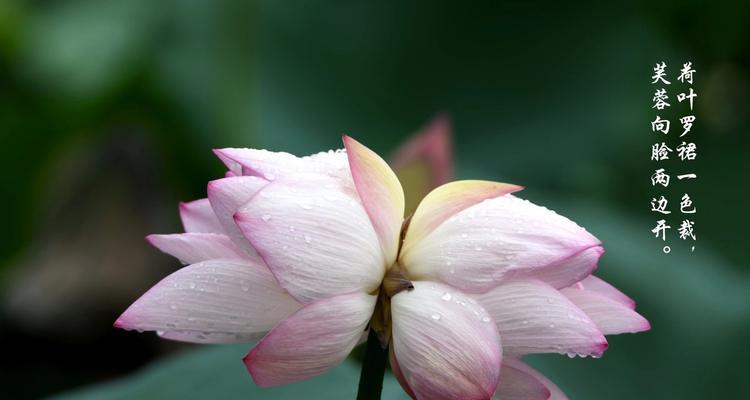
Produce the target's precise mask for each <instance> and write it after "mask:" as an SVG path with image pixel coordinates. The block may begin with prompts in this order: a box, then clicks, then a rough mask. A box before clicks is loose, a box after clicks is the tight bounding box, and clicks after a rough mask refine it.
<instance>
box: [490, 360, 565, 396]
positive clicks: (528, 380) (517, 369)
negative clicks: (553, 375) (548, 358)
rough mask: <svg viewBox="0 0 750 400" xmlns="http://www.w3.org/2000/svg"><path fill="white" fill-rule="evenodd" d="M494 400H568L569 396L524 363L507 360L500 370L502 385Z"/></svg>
mask: <svg viewBox="0 0 750 400" xmlns="http://www.w3.org/2000/svg"><path fill="white" fill-rule="evenodd" d="M493 400H567V396H565V393H563V392H562V390H560V388H558V387H557V385H555V384H554V383H552V382H551V381H550V380H549V379H547V378H546V377H545V376H544V375H542V374H541V373H539V372H538V371H536V370H534V369H533V368H531V367H529V366H528V365H526V364H524V363H523V362H522V361H520V360H516V359H514V358H506V359H505V360H503V365H502V367H501V368H500V384H499V385H498V386H497V392H496V393H495V396H494V397H493Z"/></svg>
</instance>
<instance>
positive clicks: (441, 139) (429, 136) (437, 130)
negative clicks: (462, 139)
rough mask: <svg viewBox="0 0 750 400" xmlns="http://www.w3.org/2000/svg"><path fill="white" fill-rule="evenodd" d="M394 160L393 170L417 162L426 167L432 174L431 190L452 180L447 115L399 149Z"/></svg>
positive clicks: (438, 117) (431, 122)
mask: <svg viewBox="0 0 750 400" xmlns="http://www.w3.org/2000/svg"><path fill="white" fill-rule="evenodd" d="M391 160H392V162H391V163H390V164H391V165H392V166H393V169H394V170H398V169H401V168H406V167H408V166H409V165H410V164H415V163H420V164H425V165H426V169H427V170H429V172H430V173H431V175H430V178H431V179H430V182H429V184H430V189H431V188H436V187H438V186H440V185H442V184H444V183H448V182H449V181H450V180H451V179H453V145H452V144H451V122H450V119H449V118H448V117H447V116H446V115H438V116H437V117H435V118H433V119H432V120H431V121H429V122H428V123H427V124H426V125H425V126H423V127H422V128H421V129H420V130H419V131H418V132H417V133H416V134H415V135H414V136H412V137H411V138H410V139H409V140H408V141H407V142H406V143H404V144H402V145H401V146H399V148H398V149H397V151H396V153H395V154H394V155H393V157H392V158H391ZM424 194H425V195H426V194H427V193H424Z"/></svg>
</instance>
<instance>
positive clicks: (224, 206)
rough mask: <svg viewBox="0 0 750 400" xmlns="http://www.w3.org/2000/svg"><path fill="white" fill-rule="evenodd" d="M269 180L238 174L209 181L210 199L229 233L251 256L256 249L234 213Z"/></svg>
mask: <svg viewBox="0 0 750 400" xmlns="http://www.w3.org/2000/svg"><path fill="white" fill-rule="evenodd" d="M267 184H268V181H266V180H264V179H261V178H258V177H255V176H237V177H229V178H224V179H216V180H213V181H211V182H209V183H208V200H209V202H210V203H211V207H212V208H213V210H214V213H215V214H216V217H217V218H218V220H219V222H220V223H221V225H222V226H223V227H224V230H225V231H226V232H227V235H228V236H229V237H230V238H231V239H232V241H233V242H234V243H236V244H237V245H238V246H240V247H241V248H243V249H244V250H245V251H246V252H247V253H248V254H250V255H251V256H255V255H256V252H255V249H254V248H253V247H252V246H251V245H250V242H248V241H247V239H246V238H245V236H244V235H243V234H242V232H240V228H238V227H237V224H236V223H235V222H234V214H235V213H236V212H237V210H239V209H240V207H242V205H243V204H245V203H247V202H248V201H249V200H250V199H251V198H252V197H253V196H254V195H255V194H256V193H258V191H259V190H260V189H262V188H263V187H264V186H265V185H267Z"/></svg>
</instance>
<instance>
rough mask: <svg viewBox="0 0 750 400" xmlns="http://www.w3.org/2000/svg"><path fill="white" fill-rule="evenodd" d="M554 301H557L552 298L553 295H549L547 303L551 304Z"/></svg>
mask: <svg viewBox="0 0 750 400" xmlns="http://www.w3.org/2000/svg"><path fill="white" fill-rule="evenodd" d="M554 302H555V301H554V300H552V298H551V297H547V303H549V304H552V303H554Z"/></svg>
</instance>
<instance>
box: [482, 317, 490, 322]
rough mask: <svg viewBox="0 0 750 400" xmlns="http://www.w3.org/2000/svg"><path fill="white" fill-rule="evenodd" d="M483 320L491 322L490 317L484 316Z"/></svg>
mask: <svg viewBox="0 0 750 400" xmlns="http://www.w3.org/2000/svg"><path fill="white" fill-rule="evenodd" d="M482 322H490V317H482Z"/></svg>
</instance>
